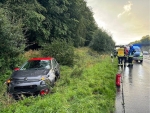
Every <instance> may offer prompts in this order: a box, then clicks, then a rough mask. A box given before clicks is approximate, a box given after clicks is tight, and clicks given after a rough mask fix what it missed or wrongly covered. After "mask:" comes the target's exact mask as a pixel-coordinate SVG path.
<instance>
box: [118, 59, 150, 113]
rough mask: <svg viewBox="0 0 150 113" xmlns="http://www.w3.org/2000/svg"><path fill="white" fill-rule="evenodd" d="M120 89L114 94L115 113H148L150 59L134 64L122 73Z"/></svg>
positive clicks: (149, 106) (149, 103)
mask: <svg viewBox="0 0 150 113" xmlns="http://www.w3.org/2000/svg"><path fill="white" fill-rule="evenodd" d="M122 72H123V73H122V83H121V87H120V88H117V93H116V113H150V59H149V58H148V57H147V58H145V57H144V60H143V63H142V64H141V63H136V62H134V65H133V68H129V67H125V68H124V70H123V71H122Z"/></svg>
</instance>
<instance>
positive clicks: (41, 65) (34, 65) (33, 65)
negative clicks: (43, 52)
mask: <svg viewBox="0 0 150 113" xmlns="http://www.w3.org/2000/svg"><path fill="white" fill-rule="evenodd" d="M50 68H51V66H50V61H49V60H33V61H32V60H31V61H28V62H26V63H25V64H24V65H23V66H22V67H21V68H20V70H27V69H50Z"/></svg>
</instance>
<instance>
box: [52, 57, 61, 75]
mask: <svg viewBox="0 0 150 113" xmlns="http://www.w3.org/2000/svg"><path fill="white" fill-rule="evenodd" d="M52 65H53V69H54V71H55V75H56V76H59V74H60V72H59V71H60V70H59V64H58V62H57V61H56V59H53V60H52Z"/></svg>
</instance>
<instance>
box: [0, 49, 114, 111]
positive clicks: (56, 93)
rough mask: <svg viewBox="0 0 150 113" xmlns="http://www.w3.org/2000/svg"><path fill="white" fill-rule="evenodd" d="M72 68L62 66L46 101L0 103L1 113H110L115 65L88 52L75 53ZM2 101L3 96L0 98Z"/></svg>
mask: <svg viewBox="0 0 150 113" xmlns="http://www.w3.org/2000/svg"><path fill="white" fill-rule="evenodd" d="M75 54H76V57H75V60H74V64H75V65H74V67H67V66H61V78H60V79H59V81H57V83H56V86H55V87H54V88H53V89H52V91H51V94H49V95H47V96H45V97H40V96H39V97H36V98H33V97H29V98H26V99H24V100H22V101H18V102H12V103H8V104H7V103H5V104H6V106H4V103H0V104H1V105H2V107H0V111H1V112H2V113H113V112H114V109H115V94H116V88H115V74H116V72H117V63H116V61H115V62H114V63H112V62H111V60H110V57H109V56H107V55H105V56H104V55H99V54H98V53H96V52H93V51H92V50H90V49H88V48H80V49H76V50H75ZM0 97H2V96H0Z"/></svg>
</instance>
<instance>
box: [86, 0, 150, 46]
mask: <svg viewBox="0 0 150 113" xmlns="http://www.w3.org/2000/svg"><path fill="white" fill-rule="evenodd" d="M86 1H87V5H88V6H89V7H90V9H91V10H92V12H93V13H94V18H95V21H96V23H97V24H98V26H99V27H100V28H103V29H105V30H106V31H107V32H108V33H111V35H112V38H113V40H114V41H115V42H116V44H128V43H130V42H133V41H136V40H140V39H141V38H142V37H143V36H146V35H150V0H130V1H129V0H86Z"/></svg>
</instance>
